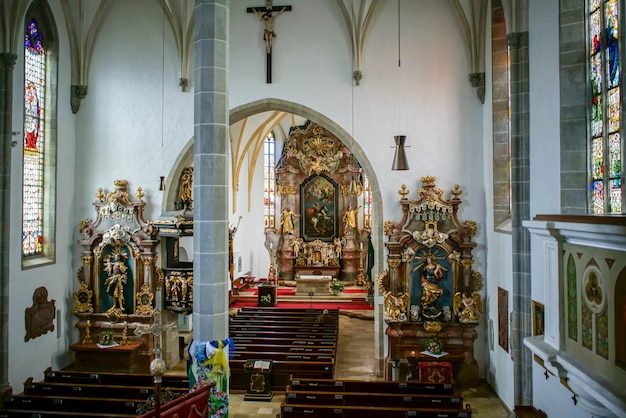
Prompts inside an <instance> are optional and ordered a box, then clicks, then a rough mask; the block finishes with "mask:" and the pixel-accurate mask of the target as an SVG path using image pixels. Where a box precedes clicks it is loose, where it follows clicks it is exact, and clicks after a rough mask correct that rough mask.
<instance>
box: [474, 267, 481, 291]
mask: <svg viewBox="0 0 626 418" xmlns="http://www.w3.org/2000/svg"><path fill="white" fill-rule="evenodd" d="M472 278H473V279H474V290H475V291H479V290H481V289H482V288H483V276H482V274H480V273H479V272H477V271H473V270H472Z"/></svg>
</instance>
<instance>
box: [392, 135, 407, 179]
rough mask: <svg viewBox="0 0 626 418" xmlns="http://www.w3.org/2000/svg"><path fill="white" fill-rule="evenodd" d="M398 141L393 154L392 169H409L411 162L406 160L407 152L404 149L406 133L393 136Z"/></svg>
mask: <svg viewBox="0 0 626 418" xmlns="http://www.w3.org/2000/svg"><path fill="white" fill-rule="evenodd" d="M393 140H394V141H395V143H396V152H395V154H394V156H393V165H392V166H391V169H392V170H408V169H409V163H408V161H407V160H406V152H405V151H404V142H405V141H406V136H405V135H396V136H394V137H393Z"/></svg>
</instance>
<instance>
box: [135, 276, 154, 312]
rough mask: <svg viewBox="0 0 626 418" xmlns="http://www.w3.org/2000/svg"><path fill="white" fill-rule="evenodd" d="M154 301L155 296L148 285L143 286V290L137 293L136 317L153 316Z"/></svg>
mask: <svg viewBox="0 0 626 418" xmlns="http://www.w3.org/2000/svg"><path fill="white" fill-rule="evenodd" d="M152 299H154V295H153V294H152V292H151V291H150V288H149V287H148V285H147V284H145V283H144V284H143V286H141V290H140V291H139V292H137V308H135V315H147V316H152V313H153V312H154V308H153V307H152Z"/></svg>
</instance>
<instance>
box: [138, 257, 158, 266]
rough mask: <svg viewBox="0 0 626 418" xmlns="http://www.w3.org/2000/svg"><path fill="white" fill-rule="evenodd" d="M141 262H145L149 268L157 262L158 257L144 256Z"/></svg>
mask: <svg viewBox="0 0 626 418" xmlns="http://www.w3.org/2000/svg"><path fill="white" fill-rule="evenodd" d="M141 261H142V262H143V264H144V266H146V267H148V266H151V265H153V264H154V263H155V262H156V257H150V256H142V257H141Z"/></svg>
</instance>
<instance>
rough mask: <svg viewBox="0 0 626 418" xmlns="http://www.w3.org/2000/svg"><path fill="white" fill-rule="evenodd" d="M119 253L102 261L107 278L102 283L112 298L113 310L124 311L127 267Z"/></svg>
mask: <svg viewBox="0 0 626 418" xmlns="http://www.w3.org/2000/svg"><path fill="white" fill-rule="evenodd" d="M122 255H123V254H122V253H121V252H115V253H113V254H111V255H108V256H107V257H106V258H105V259H104V271H106V272H107V274H108V277H107V279H106V280H105V281H104V285H105V286H106V287H107V293H108V294H109V295H110V296H111V298H113V308H119V309H120V310H121V311H124V285H125V284H126V283H127V281H128V276H127V273H126V271H127V270H128V266H127V265H126V262H125V261H124V259H123V257H122Z"/></svg>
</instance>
